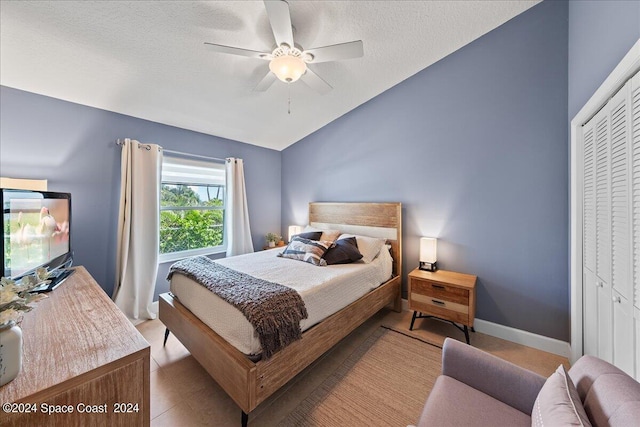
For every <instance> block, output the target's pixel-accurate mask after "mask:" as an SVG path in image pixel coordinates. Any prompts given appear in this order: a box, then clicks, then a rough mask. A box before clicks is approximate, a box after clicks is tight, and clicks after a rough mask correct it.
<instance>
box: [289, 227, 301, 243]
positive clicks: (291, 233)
mask: <svg viewBox="0 0 640 427" xmlns="http://www.w3.org/2000/svg"><path fill="white" fill-rule="evenodd" d="M300 233H302V227H300V226H299V225H290V226H289V241H291V238H292V237H293V236H295V235H296V234H300Z"/></svg>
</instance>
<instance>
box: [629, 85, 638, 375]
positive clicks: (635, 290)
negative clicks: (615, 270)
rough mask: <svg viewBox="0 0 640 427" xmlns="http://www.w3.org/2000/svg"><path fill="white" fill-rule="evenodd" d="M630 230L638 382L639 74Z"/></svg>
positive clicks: (633, 102)
mask: <svg viewBox="0 0 640 427" xmlns="http://www.w3.org/2000/svg"><path fill="white" fill-rule="evenodd" d="M629 98H630V110H631V120H630V121H631V126H630V130H631V135H630V142H631V153H630V154H631V181H632V182H631V208H632V209H631V228H632V240H633V244H632V245H631V246H632V250H633V262H632V265H633V269H632V271H633V273H632V276H633V294H634V295H633V298H632V301H633V305H634V307H633V317H634V322H633V324H634V329H635V361H634V363H635V378H636V380H638V381H640V72H639V73H636V75H635V76H634V77H633V78H632V79H631V95H630V97H629Z"/></svg>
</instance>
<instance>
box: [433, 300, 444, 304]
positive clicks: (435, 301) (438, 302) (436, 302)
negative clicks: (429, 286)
mask: <svg viewBox="0 0 640 427" xmlns="http://www.w3.org/2000/svg"><path fill="white" fill-rule="evenodd" d="M431 302H432V303H434V304H438V305H445V303H444V302H442V301H438V300H437V299H432V300H431Z"/></svg>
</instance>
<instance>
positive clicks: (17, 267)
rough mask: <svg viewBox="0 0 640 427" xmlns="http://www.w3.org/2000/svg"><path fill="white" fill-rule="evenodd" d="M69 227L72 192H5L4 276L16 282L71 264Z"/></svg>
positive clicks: (7, 190) (3, 202)
mask: <svg viewBox="0 0 640 427" xmlns="http://www.w3.org/2000/svg"><path fill="white" fill-rule="evenodd" d="M70 226H71V195H70V194H69V193H54V192H48V191H29V190H10V189H2V230H3V234H4V238H3V239H2V254H3V272H2V275H3V276H4V277H10V278H12V279H16V280H17V279H19V278H21V277H22V276H25V275H27V274H31V273H32V272H33V271H35V269H37V268H38V267H48V268H49V270H54V269H56V268H58V267H61V266H63V265H65V264H66V263H67V262H70V261H71V254H72V252H71V239H70V235H69V231H70Z"/></svg>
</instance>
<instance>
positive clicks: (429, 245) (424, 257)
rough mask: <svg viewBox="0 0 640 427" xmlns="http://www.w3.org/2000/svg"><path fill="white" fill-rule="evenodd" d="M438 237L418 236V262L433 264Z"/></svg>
mask: <svg viewBox="0 0 640 427" xmlns="http://www.w3.org/2000/svg"><path fill="white" fill-rule="evenodd" d="M437 250H438V239H436V238H433V237H422V238H420V262H427V263H429V264H434V263H435V262H436V261H437V260H438V255H437Z"/></svg>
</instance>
